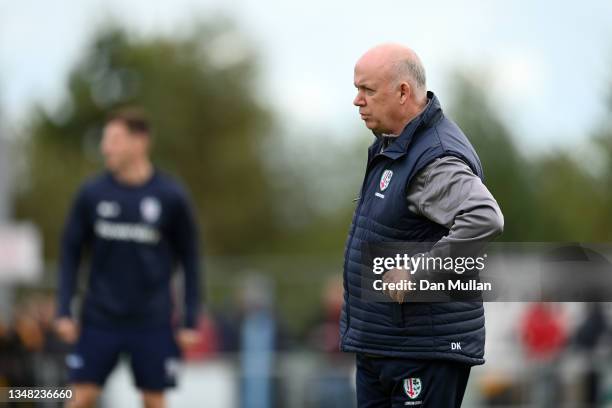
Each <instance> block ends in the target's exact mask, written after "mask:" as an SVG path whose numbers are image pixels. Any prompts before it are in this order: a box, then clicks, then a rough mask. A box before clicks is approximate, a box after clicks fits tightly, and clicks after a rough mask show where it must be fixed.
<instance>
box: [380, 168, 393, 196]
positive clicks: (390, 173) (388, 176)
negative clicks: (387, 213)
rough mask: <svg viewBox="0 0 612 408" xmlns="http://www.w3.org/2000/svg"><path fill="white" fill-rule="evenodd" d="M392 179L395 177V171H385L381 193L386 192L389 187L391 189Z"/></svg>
mask: <svg viewBox="0 0 612 408" xmlns="http://www.w3.org/2000/svg"><path fill="white" fill-rule="evenodd" d="M391 177H393V171H391V170H385V171H384V173H383V174H382V177H381V178H380V191H385V190H386V189H387V187H389V183H390V182H391Z"/></svg>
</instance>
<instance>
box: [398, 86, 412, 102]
mask: <svg viewBox="0 0 612 408" xmlns="http://www.w3.org/2000/svg"><path fill="white" fill-rule="evenodd" d="M399 91H400V103H401V104H402V105H403V104H405V103H406V102H408V100H409V99H410V97H411V96H412V88H411V87H410V84H409V83H408V82H402V83H400V85H399Z"/></svg>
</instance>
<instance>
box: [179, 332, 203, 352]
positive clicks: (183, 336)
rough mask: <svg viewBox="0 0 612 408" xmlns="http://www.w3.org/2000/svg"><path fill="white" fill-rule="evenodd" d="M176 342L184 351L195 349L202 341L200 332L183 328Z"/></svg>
mask: <svg viewBox="0 0 612 408" xmlns="http://www.w3.org/2000/svg"><path fill="white" fill-rule="evenodd" d="M176 340H177V342H178V344H179V347H180V348H181V349H182V350H186V349H189V348H190V347H193V346H194V345H196V344H197V343H198V342H199V341H200V332H199V331H197V330H194V329H187V328H182V329H179V331H178V333H177V334H176Z"/></svg>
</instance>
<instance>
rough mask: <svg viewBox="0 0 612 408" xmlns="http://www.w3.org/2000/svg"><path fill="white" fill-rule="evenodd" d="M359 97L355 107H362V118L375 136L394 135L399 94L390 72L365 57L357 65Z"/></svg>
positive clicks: (356, 78)
mask: <svg viewBox="0 0 612 408" xmlns="http://www.w3.org/2000/svg"><path fill="white" fill-rule="evenodd" d="M354 79H355V87H356V88H357V96H356V97H355V99H354V100H353V104H354V105H355V106H357V107H359V114H360V115H361V119H362V120H363V121H364V122H365V125H366V127H367V128H368V129H370V130H372V131H373V132H374V133H377V134H381V133H392V132H393V130H392V129H393V127H394V124H395V121H396V120H397V119H396V118H397V116H398V113H397V110H398V106H399V91H398V90H397V89H395V88H396V87H395V86H394V84H393V81H392V80H391V76H390V75H389V73H388V69H386V68H385V67H384V65H382V64H380V63H378V62H377V61H372V59H368V58H362V59H361V60H359V61H358V62H357V65H355V78H354Z"/></svg>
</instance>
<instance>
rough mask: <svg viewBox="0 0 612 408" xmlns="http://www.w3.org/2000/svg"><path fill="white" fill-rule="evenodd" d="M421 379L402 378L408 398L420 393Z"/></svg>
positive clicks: (413, 397)
mask: <svg viewBox="0 0 612 408" xmlns="http://www.w3.org/2000/svg"><path fill="white" fill-rule="evenodd" d="M421 388H422V386H421V379H420V378H415V377H413V378H406V379H405V380H404V392H405V393H406V395H407V396H408V397H410V399H415V398H416V397H418V396H419V394H421Z"/></svg>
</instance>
